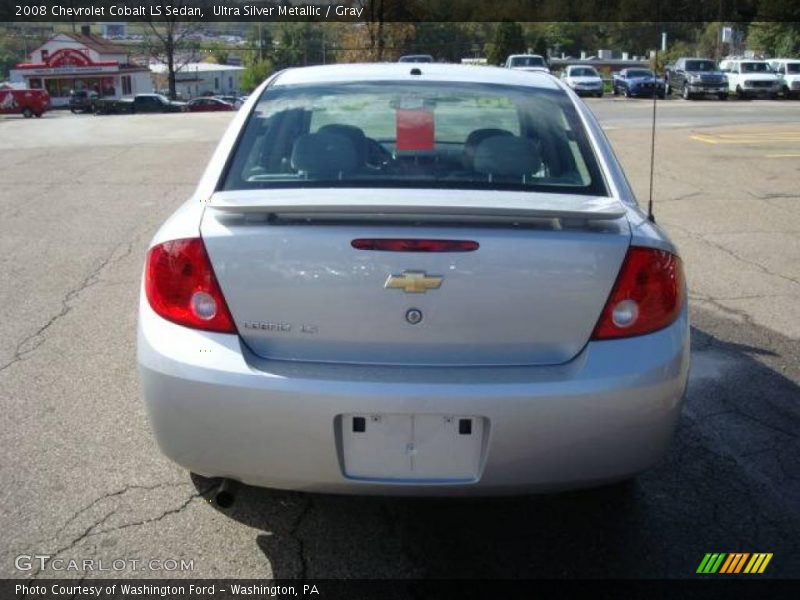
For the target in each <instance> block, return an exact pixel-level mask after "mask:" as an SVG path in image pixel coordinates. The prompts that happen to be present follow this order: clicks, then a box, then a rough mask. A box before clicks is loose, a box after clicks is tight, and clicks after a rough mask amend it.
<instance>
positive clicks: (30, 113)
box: [0, 89, 50, 119]
mask: <svg viewBox="0 0 800 600" xmlns="http://www.w3.org/2000/svg"><path fill="white" fill-rule="evenodd" d="M49 108H50V94H48V93H47V90H30V89H26V90H16V89H0V115H20V114H21V115H24V116H25V118H26V119H30V118H31V117H41V116H42V115H43V114H44V113H45V111H46V110H48V109H49Z"/></svg>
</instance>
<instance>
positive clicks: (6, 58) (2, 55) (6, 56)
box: [0, 35, 26, 81]
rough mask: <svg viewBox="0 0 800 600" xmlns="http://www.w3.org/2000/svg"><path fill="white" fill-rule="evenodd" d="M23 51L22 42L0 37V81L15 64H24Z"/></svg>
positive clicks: (8, 37) (16, 39)
mask: <svg viewBox="0 0 800 600" xmlns="http://www.w3.org/2000/svg"><path fill="white" fill-rule="evenodd" d="M25 60H26V56H25V49H24V45H23V43H22V40H20V39H18V38H12V37H11V36H4V35H0V81H2V80H4V79H6V78H7V77H8V72H9V71H10V70H11V69H13V68H14V67H15V66H16V65H17V63H20V62H25Z"/></svg>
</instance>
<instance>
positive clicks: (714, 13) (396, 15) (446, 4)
mask: <svg viewBox="0 0 800 600" xmlns="http://www.w3.org/2000/svg"><path fill="white" fill-rule="evenodd" d="M0 21H7V22H48V21H49V22H52V21H60V22H82V23H84V22H97V21H101V22H113V21H118V22H130V21H201V22H224V21H232V22H233V21H237V22H265V21H315V22H337V21H340V22H341V21H344V22H347V21H349V22H359V21H361V22H401V21H410V22H421V21H433V22H436V21H440V22H444V21H462V22H465V21H484V22H497V21H521V22H543V21H560V22H682V21H683V22H687V21H726V22H750V21H789V22H798V23H800V2H798V0H713V1H700V0H603V1H602V2H591V1H587V0H0Z"/></svg>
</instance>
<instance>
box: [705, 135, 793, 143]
mask: <svg viewBox="0 0 800 600" xmlns="http://www.w3.org/2000/svg"><path fill="white" fill-rule="evenodd" d="M689 139H692V140H696V141H698V142H704V143H706V144H725V145H732V144H748V145H757V144H794V143H797V142H800V135H798V136H795V137H785V138H760V139H759V138H752V139H742V138H728V139H724V138H718V139H714V138H713V137H711V136H707V135H690V136H689Z"/></svg>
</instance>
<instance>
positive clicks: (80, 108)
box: [69, 90, 98, 113]
mask: <svg viewBox="0 0 800 600" xmlns="http://www.w3.org/2000/svg"><path fill="white" fill-rule="evenodd" d="M97 98H98V96H97V92H91V91H89V90H72V91H71V92H70V93H69V109H70V110H71V111H72V112H73V113H79V112H94V104H95V100H97Z"/></svg>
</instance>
